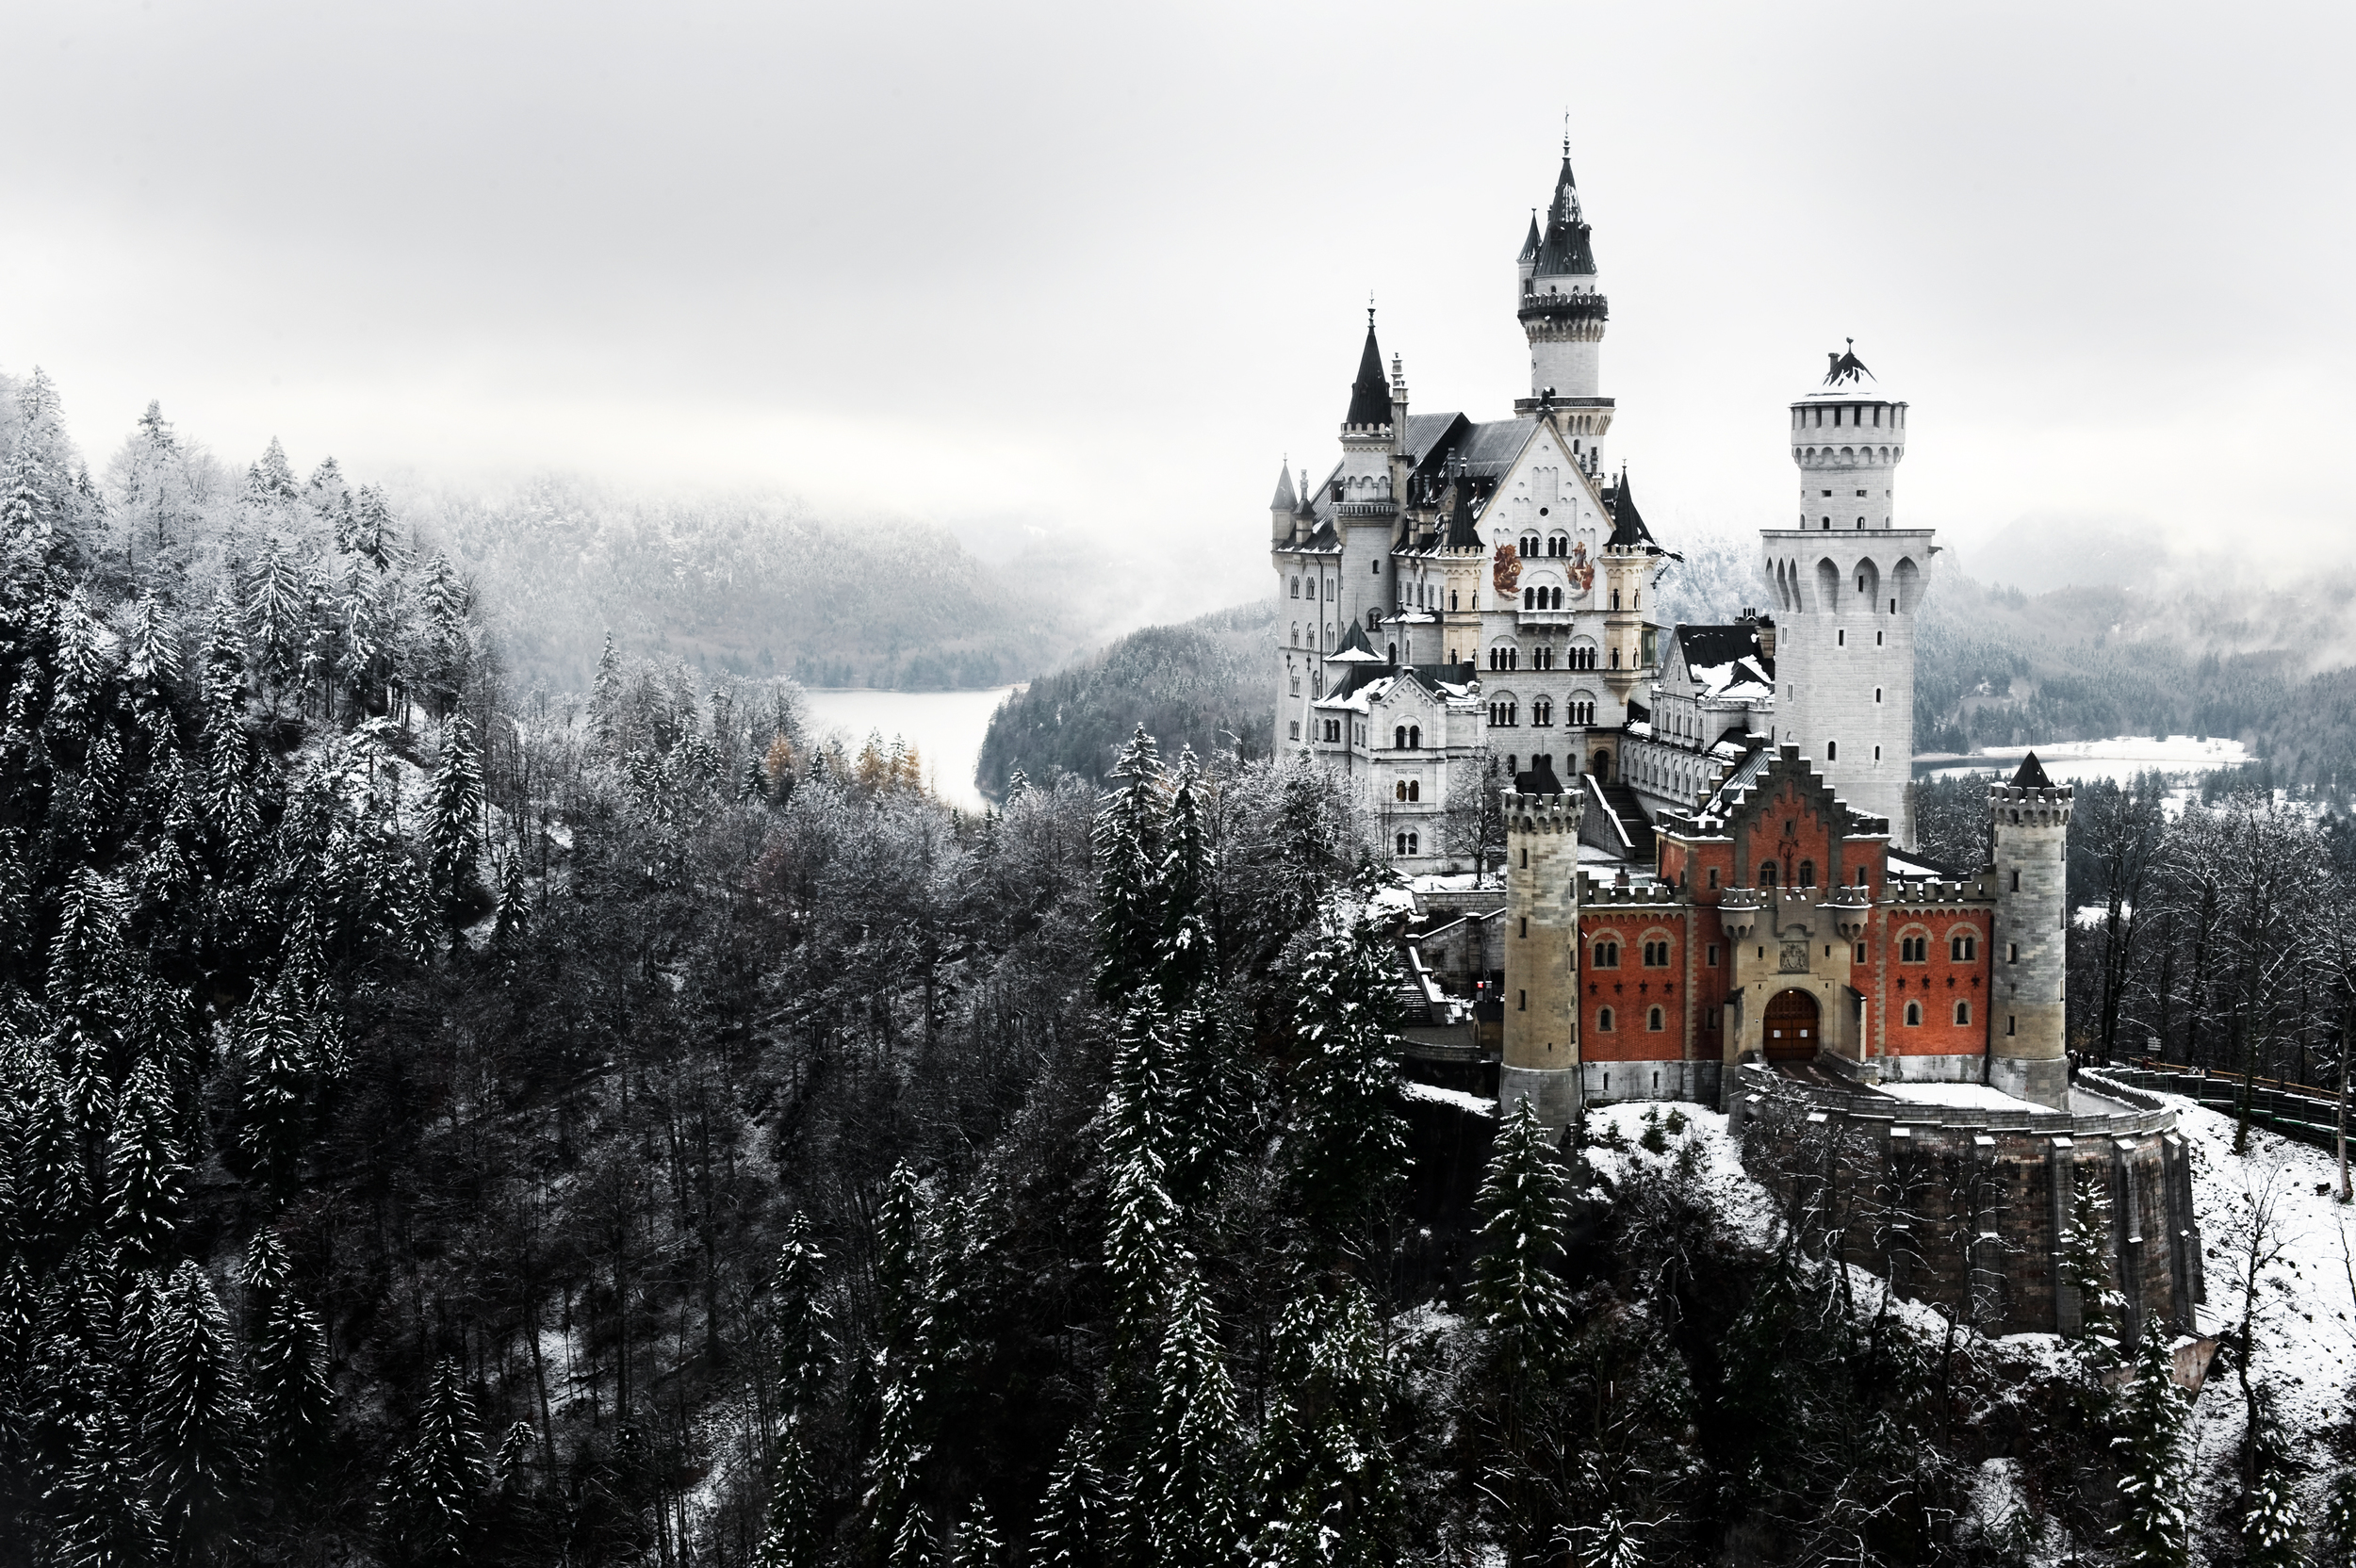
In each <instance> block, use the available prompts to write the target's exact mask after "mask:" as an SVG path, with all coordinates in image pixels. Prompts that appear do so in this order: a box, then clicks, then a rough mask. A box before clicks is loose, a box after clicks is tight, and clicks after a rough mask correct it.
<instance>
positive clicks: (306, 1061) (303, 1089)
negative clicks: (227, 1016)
mask: <svg viewBox="0 0 2356 1568" xmlns="http://www.w3.org/2000/svg"><path fill="white" fill-rule="evenodd" d="M301 1005H302V1004H301V1000H300V999H299V998H298V997H297V996H295V995H294V994H293V989H292V988H291V987H289V986H288V985H287V984H286V982H285V981H284V979H283V978H282V980H281V981H280V982H279V983H278V984H277V985H274V986H272V987H271V988H270V989H268V990H266V991H261V992H257V993H256V994H255V995H254V999H253V1000H252V1001H251V1002H249V1003H247V1004H246V1005H245V1006H244V1008H243V1009H241V1010H240V1011H239V1012H238V1014H237V1018H236V1020H235V1021H233V1022H232V1024H231V1027H230V1037H231V1038H232V1039H233V1040H235V1041H236V1044H237V1067H238V1075H239V1081H238V1085H237V1133H236V1143H235V1147H236V1150H237V1155H238V1157H239V1159H240V1160H241V1161H242V1162H243V1163H244V1166H245V1168H247V1169H248V1170H250V1171H252V1172H254V1174H255V1175H256V1176H258V1177H259V1178H260V1179H261V1181H262V1183H263V1184H264V1185H265V1186H266V1187H268V1188H269V1190H270V1192H271V1193H272V1194H273V1195H275V1196H278V1197H281V1198H283V1197H285V1196H286V1195H287V1194H289V1193H291V1192H293V1191H294V1189H295V1186H296V1184H298V1183H299V1182H300V1181H301V1179H302V1174H303V1153H304V1152H305V1150H306V1149H307V1148H308V1146H309V1143H310V1120H311V1118H310V1088H311V1070H310V1069H311V1062H310V1056H311V1051H310V1041H309V1038H308V1034H309V1031H308V1030H307V1029H306V1028H305V1025H304V1021H303V1017H302V1014H301V1011H300V1009H301Z"/></svg>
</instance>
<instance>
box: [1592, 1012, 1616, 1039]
mask: <svg viewBox="0 0 2356 1568" xmlns="http://www.w3.org/2000/svg"><path fill="white" fill-rule="evenodd" d="M1595 1033H1596V1034H1598V1035H1608V1034H1610V1033H1612V1009H1611V1008H1609V1007H1604V1008H1601V1009H1598V1010H1597V1012H1596V1014H1595Z"/></svg>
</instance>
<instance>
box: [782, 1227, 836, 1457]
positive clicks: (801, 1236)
mask: <svg viewBox="0 0 2356 1568" xmlns="http://www.w3.org/2000/svg"><path fill="white" fill-rule="evenodd" d="M769 1291H770V1309H769V1310H770V1314H771V1316H772V1317H773V1318H774V1320H775V1321H776V1323H777V1396H778V1402H779V1404H780V1405H781V1406H782V1407H783V1408H784V1410H785V1413H786V1416H787V1418H788V1419H789V1420H791V1419H792V1418H794V1416H797V1415H800V1414H803V1413H807V1412H810V1411H812V1410H815V1409H817V1408H818V1404H819V1402H820V1401H821V1400H822V1399H824V1398H825V1397H826V1381H827V1380H828V1379H829V1378H831V1377H832V1376H833V1375H834V1335H833V1332H832V1329H833V1322H832V1315H831V1314H830V1313H829V1312H828V1311H827V1310H826V1296H825V1292H826V1254H824V1253H823V1252H821V1251H819V1250H818V1246H817V1243H816V1242H815V1241H814V1240H812V1239H811V1235H810V1217H809V1216H808V1215H806V1214H804V1213H802V1212H801V1211H800V1210H798V1209H797V1210H795V1211H794V1215H793V1217H791V1218H789V1219H788V1220H787V1221H786V1222H785V1244H784V1245H783V1246H782V1247H780V1248H779V1249H778V1250H777V1273H776V1275H775V1276H774V1277H773V1279H772V1281H771V1283H770V1286H769Z"/></svg>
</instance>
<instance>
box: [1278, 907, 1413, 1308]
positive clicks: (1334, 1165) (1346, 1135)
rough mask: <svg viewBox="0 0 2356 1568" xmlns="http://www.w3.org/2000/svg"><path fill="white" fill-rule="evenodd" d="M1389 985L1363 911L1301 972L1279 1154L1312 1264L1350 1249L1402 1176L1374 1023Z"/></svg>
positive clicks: (1374, 931) (1386, 1062) (1393, 1095)
mask: <svg viewBox="0 0 2356 1568" xmlns="http://www.w3.org/2000/svg"><path fill="white" fill-rule="evenodd" d="M1391 980H1392V975H1391V971H1390V963H1389V954H1388V952H1387V950H1386V946H1385V943H1384V940H1383V933H1382V931H1381V930H1380V929H1378V928H1377V927H1376V926H1375V925H1374V924H1373V923H1372V922H1371V921H1370V920H1369V919H1367V918H1366V916H1365V915H1364V914H1361V915H1360V916H1359V917H1358V918H1357V920H1356V921H1355V922H1354V923H1352V924H1351V925H1350V928H1349V929H1348V930H1346V931H1341V932H1336V933H1334V934H1333V935H1331V936H1329V937H1328V938H1327V939H1325V940H1324V941H1323V942H1321V943H1319V944H1318V946H1317V948H1316V949H1315V950H1314V951H1312V952H1311V953H1310V955H1309V957H1308V960H1307V962H1306V963H1305V964H1304V965H1303V966H1302V972H1301V981H1300V991H1299V998H1298V1001H1297V1002H1296V1003H1295V1006H1294V1018H1293V1041H1294V1050H1295V1052H1296V1054H1297V1058H1298V1061H1297V1066H1296V1068H1295V1073H1296V1100H1297V1103H1298V1105H1299V1112H1298V1123H1299V1125H1298V1130H1297V1132H1296V1134H1295V1135H1294V1137H1293V1139H1292V1140H1291V1144H1290V1148H1289V1151H1288V1152H1289V1154H1290V1159H1291V1165H1290V1181H1291V1186H1292V1190H1293V1193H1294V1198H1295V1207H1296V1212H1298V1213H1299V1214H1300V1215H1301V1218H1302V1220H1303V1222H1304V1224H1305V1226H1306V1228H1307V1231H1308V1235H1309V1245H1310V1249H1311V1253H1312V1256H1313V1257H1314V1258H1316V1259H1317V1260H1320V1261H1323V1260H1328V1259H1331V1258H1333V1257H1335V1256H1338V1255H1344V1254H1347V1253H1349V1252H1350V1251H1352V1250H1354V1249H1355V1248H1356V1247H1357V1246H1358V1244H1359V1243H1360V1242H1361V1240H1362V1238H1363V1236H1364V1233H1365V1231H1366V1226H1367V1224H1368V1222H1369V1221H1370V1220H1372V1219H1373V1218H1374V1217H1377V1216H1378V1215H1380V1214H1381V1213H1382V1212H1383V1207H1384V1206H1385V1205H1386V1204H1387V1203H1388V1202H1389V1201H1391V1200H1392V1198H1393V1197H1394V1195H1395V1194H1396V1193H1397V1192H1398V1190H1399V1186H1400V1184H1402V1183H1403V1182H1404V1180H1405V1178H1406V1157H1407V1125H1406V1119H1405V1118H1404V1116H1402V1115H1401V1113H1400V1108H1399V1070H1398V1068H1397V1066H1396V1065H1395V1062H1394V1058H1393V1052H1392V1047H1393V1044H1394V1041H1393V1037H1392V1035H1391V1033H1390V1031H1389V1030H1388V1029H1387V1028H1385V1027H1384V1025H1383V1011H1384V1001H1385V991H1386V989H1387V988H1388V987H1389V985H1390V983H1391Z"/></svg>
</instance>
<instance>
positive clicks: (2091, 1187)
mask: <svg viewBox="0 0 2356 1568" xmlns="http://www.w3.org/2000/svg"><path fill="white" fill-rule="evenodd" d="M2110 1248H2111V1184H2110V1175H2109V1172H2107V1171H2105V1170H2102V1169H2100V1168H2092V1167H2084V1166H2082V1167H2080V1168H2078V1169H2077V1170H2076V1172H2075V1173H2074V1177H2073V1179H2072V1181H2071V1184H2070V1217H2069V1221H2068V1223H2067V1224H2065V1225H2064V1226H2063V1228H2062V1245H2061V1254H2062V1256H2061V1277H2062V1283H2063V1284H2064V1285H2066V1286H2068V1287H2069V1288H2070V1289H2071V1290H2072V1291H2075V1292H2076V1293H2077V1298H2078V1340H2079V1347H2080V1349H2081V1351H2082V1353H2083V1354H2085V1355H2086V1357H2087V1358H2088V1359H2089V1360H2090V1361H2092V1362H2093V1363H2095V1364H2098V1365H2101V1366H2105V1367H2107V1366H2109V1365H2112V1364H2115V1363H2116V1362H2117V1361H2118V1359H2119V1340H2120V1336H2121V1331H2122V1315H2123V1314H2124V1313H2125V1311H2126V1306H2127V1299H2126V1298H2125V1297H2123V1296H2121V1295H2120V1294H2119V1287H2118V1285H2116V1284H2115V1283H2113V1282H2112V1279H2111V1261H2110Z"/></svg>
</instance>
